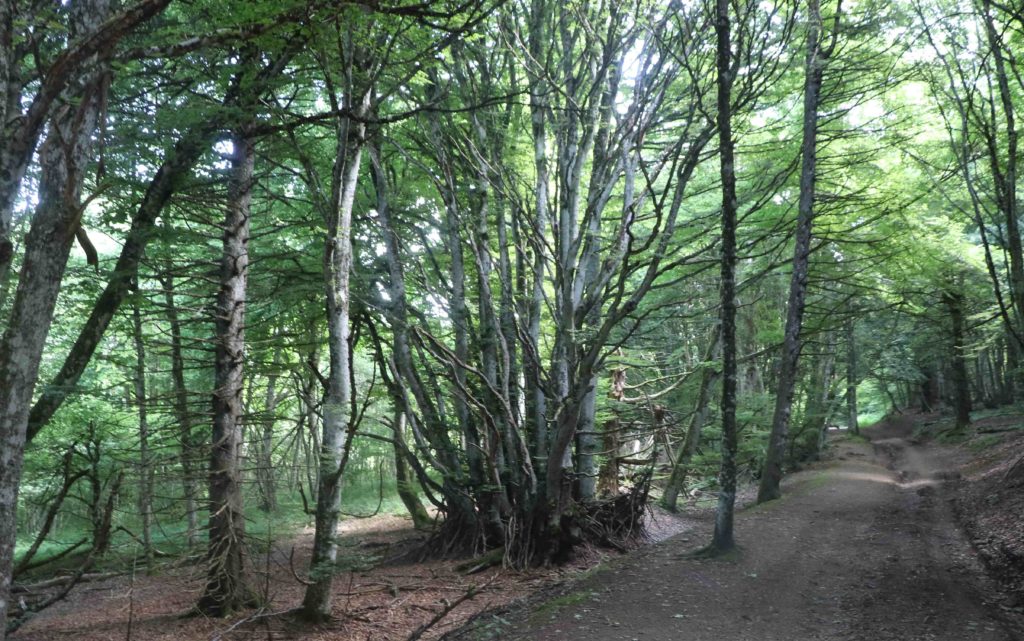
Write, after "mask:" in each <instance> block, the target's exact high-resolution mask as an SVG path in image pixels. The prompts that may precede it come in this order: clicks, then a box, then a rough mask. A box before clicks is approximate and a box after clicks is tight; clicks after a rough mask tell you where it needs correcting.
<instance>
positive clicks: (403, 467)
mask: <svg viewBox="0 0 1024 641" xmlns="http://www.w3.org/2000/svg"><path fill="white" fill-rule="evenodd" d="M391 431H392V438H393V439H394V440H395V442H394V449H395V486H396V487H397V488H398V497H399V498H400V499H402V504H403V505H405V509H406V510H408V511H409V516H411V517H412V525H413V527H414V528H416V529H417V530H425V529H427V528H428V527H430V515H429V514H427V509H426V508H425V507H423V502H422V501H420V497H419V495H418V494H417V493H416V488H415V486H414V485H413V482H414V479H413V477H412V474H411V473H410V470H409V464H408V463H407V462H406V460H405V447H404V444H405V412H403V411H402V410H401V409H396V410H395V417H394V419H393V420H392V423H391Z"/></svg>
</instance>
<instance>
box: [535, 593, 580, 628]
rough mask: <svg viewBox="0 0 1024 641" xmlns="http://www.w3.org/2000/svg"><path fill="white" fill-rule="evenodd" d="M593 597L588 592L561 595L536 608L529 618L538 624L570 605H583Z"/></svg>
mask: <svg viewBox="0 0 1024 641" xmlns="http://www.w3.org/2000/svg"><path fill="white" fill-rule="evenodd" d="M592 596H594V593H593V592H591V591H590V590H580V591H579V592H570V593H568V594H563V595H562V596H558V597H555V598H553V599H551V600H550V601H547V602H545V603H543V604H541V605H540V607H538V608H537V609H536V610H535V611H534V613H533V614H532V615H531V616H530V618H531V619H532V620H533V621H534V622H538V621H539V620H540V619H543V618H545V617H549V618H550V617H554V616H555V614H557V613H558V611H559V610H562V609H563V608H567V607H569V606H572V605H578V604H580V603H583V602H584V601H586V600H587V599H589V598H590V597H592Z"/></svg>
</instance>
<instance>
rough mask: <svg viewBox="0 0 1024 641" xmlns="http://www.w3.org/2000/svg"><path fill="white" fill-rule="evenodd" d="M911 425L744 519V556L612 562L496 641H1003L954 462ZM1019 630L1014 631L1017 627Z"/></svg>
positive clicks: (796, 480)
mask: <svg viewBox="0 0 1024 641" xmlns="http://www.w3.org/2000/svg"><path fill="white" fill-rule="evenodd" d="M910 430H911V422H910V420H909V419H903V420H896V421H892V422H889V423H887V424H884V425H882V426H879V427H876V428H873V429H872V430H869V431H868V435H869V436H870V438H871V439H872V443H871V444H866V443H853V442H844V443H842V444H841V445H839V446H838V448H837V452H836V457H835V459H834V460H833V461H831V462H830V463H828V464H825V465H823V466H821V467H819V468H818V469H815V470H810V471H806V472H802V473H800V474H796V475H793V477H791V478H790V479H789V481H788V482H787V484H786V487H785V491H786V495H787V496H786V498H785V499H784V500H782V501H779V502H775V503H773V504H769V505H767V506H760V507H756V508H752V509H749V510H746V511H744V512H742V513H741V514H740V516H739V517H738V522H737V536H738V540H739V542H740V544H741V546H742V553H741V554H740V556H739V558H738V559H737V560H732V561H723V560H716V561H697V560H692V559H690V558H688V557H687V556H686V553H687V552H688V551H690V550H692V549H693V548H695V547H696V546H697V545H698V544H700V543H702V542H704V541H706V540H708V539H709V538H710V537H709V533H708V532H706V531H698V532H694V533H691V534H689V535H684V536H681V537H676V538H673V539H669V540H668V541H665V542H663V543H661V544H658V545H655V546H652V547H651V548H649V549H647V550H645V551H643V552H640V553H638V554H636V555H631V556H630V557H628V558H625V559H622V560H621V562H617V563H614V564H613V565H612V567H611V568H609V569H608V570H606V571H603V572H600V573H597V574H596V575H594V576H593V577H591V578H589V579H587V580H585V581H583V582H582V583H581V584H580V585H578V586H576V588H574V589H575V590H576V591H575V592H573V593H571V594H568V595H566V596H564V597H562V598H561V599H558V600H556V601H555V602H553V603H551V604H549V605H547V606H543V607H541V608H540V609H539V610H537V611H535V612H533V613H532V614H530V615H529V621H528V622H527V623H526V625H524V626H515V627H516V628H517V630H516V633H515V634H510V630H508V629H504V630H500V631H499V634H500V636H501V638H506V639H507V638H516V639H530V640H538V641H548V640H550V641H554V640H556V639H557V640H574V639H581V640H582V639H586V640H588V641H612V640H616V641H617V640H622V639H625V640H639V641H653V640H666V641H667V640H669V639H672V640H677V639H679V640H684V639H685V640H688V641H691V640H692V641H741V640H743V641H745V640H750V641H755V640H756V641H775V640H778V641H783V640H785V641H793V640H804V639H808V640H809V639H836V640H842V641H888V640H892V641H896V640H900V641H906V640H911V639H914V640H916V639H921V640H926V639H927V640H932V639H934V640H949V641H973V640H978V641H990V640H991V641H996V640H999V641H1004V640H1013V639H1018V638H1020V637H1018V636H1016V634H1015V632H1014V631H1013V630H1014V629H1015V628H1016V626H1017V623H1016V622H1014V621H1010V620H1008V619H1006V618H1005V617H1004V616H1003V615H1002V614H1001V613H1000V610H999V609H998V608H997V607H995V606H994V605H992V604H991V603H990V601H992V600H993V599H994V596H993V595H994V594H995V592H994V587H993V586H992V584H991V583H990V582H989V581H988V579H987V578H986V577H985V576H984V574H983V572H982V570H981V568H980V564H979V563H978V562H977V560H976V558H975V555H974V554H973V552H972V550H971V549H970V547H969V545H968V543H967V541H966V540H965V538H964V537H963V535H962V534H961V533H960V532H959V530H958V529H957V528H956V526H955V525H954V523H953V519H952V516H951V514H950V510H949V508H948V505H947V502H946V501H945V500H944V498H943V493H944V488H943V479H944V478H945V477H946V476H947V473H946V472H945V470H948V469H952V467H951V466H950V462H949V458H948V454H947V453H946V452H945V451H943V450H941V449H938V448H933V447H925V446H921V445H917V444H914V443H912V442H911V441H910V440H909V438H908V437H909V436H910ZM1016 629H1019V628H1016Z"/></svg>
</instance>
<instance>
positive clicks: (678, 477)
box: [661, 328, 721, 512]
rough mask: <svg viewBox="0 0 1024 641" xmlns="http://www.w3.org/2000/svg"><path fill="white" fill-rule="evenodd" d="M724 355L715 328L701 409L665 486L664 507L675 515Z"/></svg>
mask: <svg viewBox="0 0 1024 641" xmlns="http://www.w3.org/2000/svg"><path fill="white" fill-rule="evenodd" d="M720 352H721V342H720V340H719V330H718V328H715V331H714V332H713V335H712V338H711V345H710V346H709V347H708V351H707V353H706V354H705V355H704V360H703V362H702V363H701V366H702V367H703V371H702V372H701V377H700V390H699V391H698V392H697V407H696V409H694V412H693V417H692V418H691V419H690V424H689V426H687V428H686V437H685V439H684V440H683V446H682V447H681V448H679V454H678V455H677V456H676V460H675V461H674V462H673V464H672V474H671V475H670V476H669V479H668V484H667V485H666V486H665V493H664V494H662V497H661V506H662V507H663V508H665V509H666V510H669V511H671V512H675V511H676V508H677V502H678V500H679V493H680V492H682V491H683V488H684V487H685V483H686V476H687V474H689V471H690V461H692V460H693V455H694V454H696V453H697V446H698V445H700V433H701V430H703V429H704V425H705V424H706V423H707V419H708V409H709V407H710V405H711V390H712V388H713V387H714V385H715V383H717V382H718V377H719V375H720V373H721V372H719V370H718V367H717V363H716V362H715V361H716V360H717V359H718V357H719V354H720Z"/></svg>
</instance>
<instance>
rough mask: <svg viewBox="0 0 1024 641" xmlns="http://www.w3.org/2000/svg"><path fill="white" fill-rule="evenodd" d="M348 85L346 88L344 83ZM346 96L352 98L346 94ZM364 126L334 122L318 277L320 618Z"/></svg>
mask: <svg viewBox="0 0 1024 641" xmlns="http://www.w3.org/2000/svg"><path fill="white" fill-rule="evenodd" d="M349 89H351V87H350V88H349ZM346 99H347V100H349V101H351V100H352V97H346ZM369 104H370V94H369V92H366V93H365V94H364V95H363V97H362V101H361V103H356V104H351V105H349V106H350V107H355V109H356V110H357V112H358V113H361V114H365V113H367V111H368V109H369ZM365 131H366V127H365V125H364V124H362V123H359V122H357V121H355V120H351V119H347V118H346V119H343V120H341V122H339V123H338V133H337V136H338V138H337V147H336V153H335V159H334V173H333V177H332V180H331V197H330V209H329V210H328V211H326V212H324V213H325V215H326V223H327V241H326V247H325V250H324V278H325V283H324V285H325V290H326V291H325V293H326V297H327V334H328V339H327V341H328V348H329V358H330V366H329V372H328V375H327V390H326V394H325V397H324V404H323V421H324V422H323V436H322V440H321V443H320V477H319V480H318V486H317V496H316V530H315V532H314V534H313V554H312V557H311V558H310V561H309V568H310V569H309V575H310V580H311V584H310V585H308V586H307V587H306V593H305V596H304V598H303V601H302V617H303V618H305V619H307V620H310V621H325V620H327V619H329V618H330V616H331V586H332V585H333V583H334V563H335V561H336V559H337V556H338V543H337V536H338V520H339V516H340V511H341V477H342V474H343V472H344V471H345V465H346V463H347V462H348V457H349V452H350V449H351V444H352V437H353V436H354V433H355V428H356V425H355V423H354V417H353V416H351V415H350V410H349V404H350V402H351V399H352V387H351V379H350V378H349V366H350V363H351V359H352V353H351V344H350V342H349V332H350V327H349V299H350V296H351V292H350V288H349V278H350V275H351V271H352V207H353V204H354V202H355V196H356V186H357V184H358V182H359V168H360V164H361V160H362V151H363V144H364V140H363V139H364V136H365Z"/></svg>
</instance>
